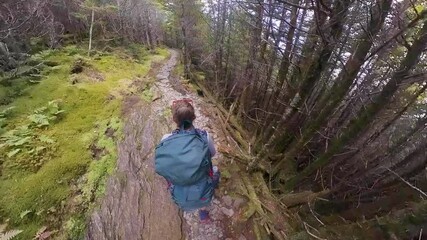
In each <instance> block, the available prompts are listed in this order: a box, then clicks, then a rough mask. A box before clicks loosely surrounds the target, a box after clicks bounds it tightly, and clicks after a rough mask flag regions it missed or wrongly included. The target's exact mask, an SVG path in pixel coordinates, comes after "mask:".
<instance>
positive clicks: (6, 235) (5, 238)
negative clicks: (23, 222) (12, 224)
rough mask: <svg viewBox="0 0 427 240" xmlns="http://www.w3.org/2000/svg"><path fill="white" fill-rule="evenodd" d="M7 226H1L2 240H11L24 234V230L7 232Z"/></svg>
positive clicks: (0, 238) (0, 237) (0, 236)
mask: <svg viewBox="0 0 427 240" xmlns="http://www.w3.org/2000/svg"><path fill="white" fill-rule="evenodd" d="M6 227H7V224H1V225H0V240H11V239H13V238H14V237H16V236H17V235H18V234H20V233H21V232H22V230H16V229H13V230H9V231H6Z"/></svg>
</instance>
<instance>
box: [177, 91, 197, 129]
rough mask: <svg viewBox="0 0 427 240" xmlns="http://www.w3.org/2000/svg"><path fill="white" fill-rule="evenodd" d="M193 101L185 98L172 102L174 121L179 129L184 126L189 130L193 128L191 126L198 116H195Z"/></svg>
mask: <svg viewBox="0 0 427 240" xmlns="http://www.w3.org/2000/svg"><path fill="white" fill-rule="evenodd" d="M192 103H193V101H192V100H191V99H189V98H183V99H179V100H175V101H173V102H172V116H173V121H174V122H175V123H176V125H177V126H178V127H181V126H182V125H184V128H185V129H187V128H189V127H191V124H192V122H193V120H194V119H196V115H195V114H194V107H193V105H192Z"/></svg>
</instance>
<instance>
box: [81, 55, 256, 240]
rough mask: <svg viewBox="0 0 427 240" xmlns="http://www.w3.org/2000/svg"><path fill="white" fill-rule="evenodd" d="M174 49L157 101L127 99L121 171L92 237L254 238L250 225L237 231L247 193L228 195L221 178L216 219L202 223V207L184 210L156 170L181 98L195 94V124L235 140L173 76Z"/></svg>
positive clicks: (97, 214)
mask: <svg viewBox="0 0 427 240" xmlns="http://www.w3.org/2000/svg"><path fill="white" fill-rule="evenodd" d="M170 52H171V57H170V59H169V60H168V61H167V62H166V63H164V65H163V66H162V67H161V68H160V69H159V70H158V72H157V81H156V83H155V84H154V86H153V87H152V89H151V91H152V92H153V95H154V96H153V101H152V102H151V103H146V102H144V101H142V100H141V99H140V98H139V97H138V96H129V97H127V98H126V100H125V102H124V115H125V126H124V130H123V139H122V140H120V142H119V144H118V153H119V154H118V155H119V158H118V160H117V167H116V172H115V173H114V175H113V176H112V177H110V179H109V180H108V183H107V189H106V194H105V197H104V198H103V199H102V200H101V202H100V207H99V208H98V209H96V210H95V211H94V212H93V214H92V215H91V217H90V221H89V225H88V228H87V229H88V230H87V233H86V239H96V240H99V239H109V240H111V239H127V240H138V239H148V240H157V239H171V240H173V239H188V240H202V239H203V240H220V239H227V240H229V239H240V240H244V239H253V237H252V235H253V234H252V233H251V231H245V229H244V228H245V227H244V226H241V227H239V230H237V231H235V230H234V229H233V228H231V226H232V225H233V226H234V225H235V226H237V225H238V224H235V223H234V221H235V219H236V215H238V213H237V212H239V209H240V208H241V207H242V205H243V204H244V203H245V201H246V200H245V199H244V198H239V197H233V198H232V197H230V196H228V194H227V191H226V190H224V187H223V186H221V185H222V183H221V184H220V191H217V192H221V193H216V195H215V199H214V200H213V204H212V205H211V206H210V217H211V219H212V221H211V223H207V224H200V223H199V219H198V213H197V211H195V212H184V213H183V212H182V211H179V209H178V208H177V207H176V206H175V205H174V203H173V202H172V200H171V198H170V195H169V192H168V191H167V186H166V182H165V180H164V179H163V178H162V177H160V176H158V175H157V174H156V173H155V171H154V157H153V154H154V148H155V145H156V144H157V143H158V142H159V140H160V138H161V136H162V135H163V134H165V133H168V132H170V131H171V130H172V128H173V127H174V125H173V123H172V121H171V116H170V110H169V109H170V107H169V106H170V105H171V102H172V101H173V100H175V99H178V98H182V97H189V98H191V99H193V102H194V106H195V109H196V116H197V118H196V121H195V126H196V127H197V128H202V129H205V130H207V131H208V132H209V133H210V134H211V135H212V137H213V139H214V141H215V143H216V145H217V146H218V145H220V144H223V143H225V142H227V141H229V139H226V137H225V136H224V133H223V132H221V127H220V126H221V125H220V124H221V123H220V122H219V120H217V119H215V112H216V109H215V106H214V105H213V104H212V103H209V102H208V101H207V100H205V99H204V98H203V97H200V96H198V95H197V94H195V93H193V92H190V91H188V90H187V89H186V88H185V87H184V86H182V85H181V84H180V81H179V79H178V77H177V76H173V74H172V72H173V70H174V68H175V67H176V65H177V63H178V59H179V53H178V52H177V51H174V50H171V51H170ZM223 158H224V156H222V155H221V153H218V154H217V155H216V156H215V157H214V159H213V163H214V164H219V166H220V168H221V166H222V164H223V163H222V161H223ZM221 189H222V190H221Z"/></svg>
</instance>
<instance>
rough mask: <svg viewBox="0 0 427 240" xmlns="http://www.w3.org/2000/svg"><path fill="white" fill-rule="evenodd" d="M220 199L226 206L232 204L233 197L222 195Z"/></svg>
mask: <svg viewBox="0 0 427 240" xmlns="http://www.w3.org/2000/svg"><path fill="white" fill-rule="evenodd" d="M222 201H223V202H224V203H225V205H227V207H231V205H232V204H233V199H232V198H231V197H230V196H224V197H222Z"/></svg>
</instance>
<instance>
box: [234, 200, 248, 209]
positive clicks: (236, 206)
mask: <svg viewBox="0 0 427 240" xmlns="http://www.w3.org/2000/svg"><path fill="white" fill-rule="evenodd" d="M245 202H246V201H245V199H243V198H236V199H234V203H233V207H234V208H239V207H240V206H242V204H244V203H245Z"/></svg>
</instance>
